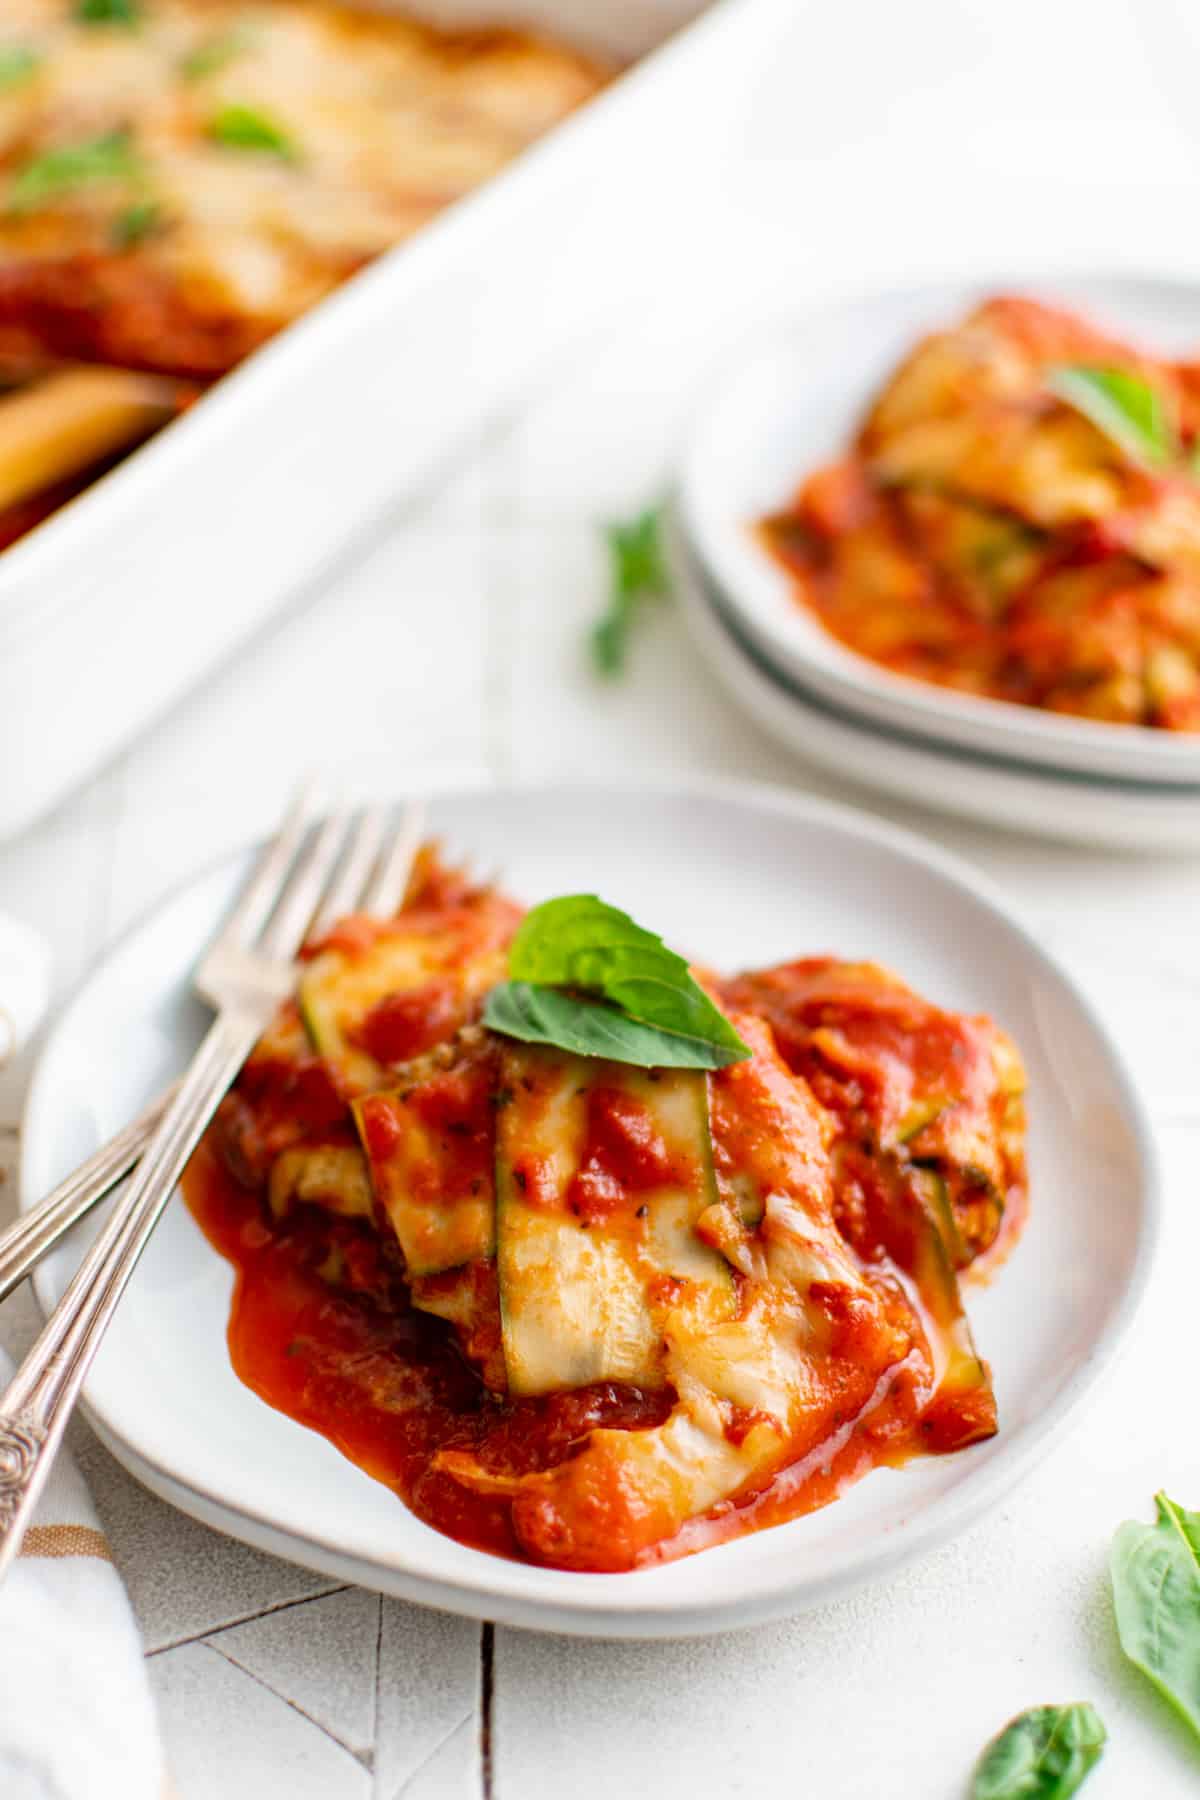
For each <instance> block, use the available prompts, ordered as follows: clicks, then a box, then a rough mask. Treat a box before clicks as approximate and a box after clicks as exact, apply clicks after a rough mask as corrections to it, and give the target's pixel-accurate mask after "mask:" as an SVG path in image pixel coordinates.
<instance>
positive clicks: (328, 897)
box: [309, 806, 387, 939]
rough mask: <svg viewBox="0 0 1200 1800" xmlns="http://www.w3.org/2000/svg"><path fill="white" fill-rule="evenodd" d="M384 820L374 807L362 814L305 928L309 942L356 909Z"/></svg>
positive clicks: (381, 837) (380, 843) (381, 839)
mask: <svg viewBox="0 0 1200 1800" xmlns="http://www.w3.org/2000/svg"><path fill="white" fill-rule="evenodd" d="M386 822H387V816H386V814H385V813H384V811H383V809H382V808H381V807H378V806H373V807H369V808H368V809H367V811H366V812H364V813H363V815H362V818H361V819H360V821H359V824H358V827H357V829H356V831H355V833H354V836H353V837H352V838H351V840H350V847H349V849H348V850H347V852H346V854H345V856H344V857H343V858H342V860H341V863H340V865H339V867H338V871H337V874H336V875H335V876H334V878H333V880H332V881H331V882H330V884H329V887H328V890H327V891H326V894H325V898H324V900H322V902H321V905H320V907H319V908H318V910H317V916H316V918H315V919H314V920H313V922H312V925H311V927H310V928H309V936H310V937H311V938H314V939H316V938H321V937H324V935H325V933H326V932H327V931H330V930H332V928H333V926H335V925H336V924H337V922H338V920H339V919H344V918H345V916H346V914H347V913H351V912H353V911H354V910H355V908H356V907H357V906H358V905H359V902H360V899H361V896H362V893H363V890H364V888H365V887H366V885H367V882H368V880H369V878H370V874H371V870H372V869H373V868H374V867H375V862H376V859H377V858H378V856H379V853H380V850H381V848H382V846H383V842H384V829H385V826H386Z"/></svg>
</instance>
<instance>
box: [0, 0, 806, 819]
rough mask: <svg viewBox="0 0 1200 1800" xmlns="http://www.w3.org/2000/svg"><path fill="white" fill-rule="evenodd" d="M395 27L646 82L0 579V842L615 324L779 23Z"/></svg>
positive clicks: (561, 134)
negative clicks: (584, 337)
mask: <svg viewBox="0 0 1200 1800" xmlns="http://www.w3.org/2000/svg"><path fill="white" fill-rule="evenodd" d="M410 10H420V11H423V12H426V13H428V14H430V15H432V16H434V17H435V18H439V19H444V18H446V17H447V16H450V17H455V16H457V17H464V16H466V17H470V18H472V19H476V20H477V19H479V18H480V16H481V14H487V13H491V14H492V15H493V16H495V17H501V18H504V19H507V20H510V21H511V20H514V19H528V20H532V21H535V22H537V23H539V24H542V25H544V26H548V27H550V28H551V29H553V30H554V31H555V32H557V33H558V34H559V35H560V36H562V37H563V38H565V39H567V40H569V41H573V42H576V43H578V44H580V45H581V46H582V47H584V48H592V49H600V50H603V51H608V52H610V53H613V54H616V55H618V56H620V57H622V58H626V57H629V56H642V57H643V60H641V61H640V62H639V63H638V64H637V65H636V66H634V67H633V68H631V69H630V71H629V72H628V73H626V74H625V75H623V76H622V77H621V78H620V79H619V80H618V81H616V82H615V83H614V84H613V85H612V87H611V88H609V89H608V90H607V91H606V92H605V93H604V94H602V95H601V96H600V97H599V98H598V99H597V100H595V101H593V102H592V103H591V104H590V105H589V106H587V107H585V108H584V109H583V110H582V111H581V112H579V113H577V114H576V115H575V116H574V117H573V118H571V119H570V120H568V121H567V122H566V123H565V124H564V125H562V126H560V127H559V128H558V129H557V130H556V131H554V132H552V133H551V134H550V135H549V136H548V137H547V138H545V139H544V140H543V141H542V142H541V143H539V144H537V145H535V146H534V147H533V148H532V149H531V150H529V151H528V152H526V154H525V155H524V156H522V157H521V158H520V159H519V160H518V161H517V162H516V163H515V164H513V165H512V167H511V168H510V169H508V170H507V171H505V172H504V173H503V174H501V175H500V176H498V177H497V178H496V179H495V180H494V181H492V182H490V183H488V184H487V186H486V187H484V188H481V189H480V190H479V191H478V192H477V193H476V194H474V195H472V196H471V197H470V198H469V199H467V200H465V201H463V202H462V203H460V204H459V205H457V206H455V207H454V208H452V209H450V210H449V211H448V212H447V213H445V214H443V215H442V217H441V218H439V219H438V220H437V221H435V222H434V223H433V224H432V225H430V226H429V227H427V228H426V230H425V231H423V232H422V233H421V234H420V235H419V236H418V237H417V238H415V239H413V240H412V241H411V242H410V243H408V244H406V245H403V246H401V247H400V248H399V249H397V250H395V251H393V252H392V253H391V254H390V255H388V256H386V257H383V258H382V259H381V260H380V261H378V262H377V263H375V264H374V265H373V266H372V267H370V268H368V269H367V270H365V271H364V272H363V273H362V274H361V275H358V276H356V277H355V278H354V280H352V281H350V282H349V283H347V284H346V286H345V287H343V288H342V289H341V290H340V291H339V292H338V293H337V294H335V295H334V296H333V297H332V298H331V299H329V300H326V301H325V302H324V303H323V304H322V305H320V306H319V307H318V308H316V309H315V311H314V312H312V313H310V314H309V315H308V316H307V318H305V319H303V320H301V321H300V322H299V323H298V324H297V325H294V326H292V327H291V328H290V329H289V330H288V331H286V332H284V333H283V334H282V335H281V336H280V337H279V338H277V339H276V340H275V341H274V342H273V343H271V344H269V345H268V346H267V347H266V348H265V349H264V350H262V351H260V352H259V353H258V354H257V355H256V356H254V357H252V358H251V359H250V360H249V361H248V362H247V363H245V364H244V365H243V366H242V367H241V368H240V369H238V370H236V371H235V372H234V373H233V374H231V375H229V376H227V377H226V378H225V379H224V380H223V381H221V382H220V383H218V385H217V386H216V387H215V388H214V389H213V390H212V392H211V393H209V394H208V395H207V396H206V397H205V398H204V399H203V400H202V401H201V402H200V403H199V404H198V405H197V406H195V407H194V408H193V409H192V411H191V412H189V413H188V414H187V415H186V416H185V417H184V418H182V419H180V420H178V421H177V422H175V423H174V424H172V425H171V426H169V427H168V428H167V430H166V431H164V432H163V433H162V434H161V435H160V436H159V437H157V438H155V439H153V440H152V441H151V442H150V443H149V444H147V445H146V446H145V447H144V448H142V449H141V450H139V451H137V452H136V453H135V454H134V455H133V456H131V457H130V458H129V459H128V460H127V461H126V462H125V463H123V464H122V465H121V466H120V467H119V468H117V469H116V470H114V471H113V472H112V473H111V474H109V475H107V476H106V477H104V479H103V480H101V481H99V482H98V483H97V484H96V485H95V486H94V487H93V488H91V489H89V490H88V491H87V492H85V493H84V494H83V495H81V496H80V497H79V498H78V499H77V500H75V501H73V502H72V503H71V504H70V505H68V506H66V507H65V508H63V510H62V511H61V512H60V513H58V514H56V515H54V516H53V517H52V518H51V519H49V520H47V521H46V523H44V524H43V525H41V526H39V527H38V528H37V529H36V530H35V531H34V532H32V533H31V534H30V535H29V537H27V538H25V539H23V540H21V541H19V542H18V543H17V544H15V545H14V546H13V547H12V548H11V549H9V550H8V551H6V552H5V553H4V555H3V556H2V557H0V835H3V834H7V833H11V832H13V831H15V830H17V829H18V828H19V827H21V826H23V825H25V824H27V823H28V822H29V821H30V820H32V819H33V818H35V817H36V816H37V815H38V814H39V813H41V812H43V811H44V810H45V809H46V808H47V807H49V806H50V805H52V804H53V802H54V801H56V800H57V799H58V798H59V797H60V796H61V795H63V794H64V793H65V792H66V791H67V790H68V789H69V788H70V787H71V786H72V784H73V783H75V782H77V781H79V780H80V779H82V778H83V777H84V776H86V775H88V774H90V773H92V772H94V771H95V770H96V769H97V768H98V767H99V766H100V765H101V764H102V763H103V762H104V761H105V759H106V758H108V757H110V756H112V755H113V754H114V753H115V752H116V751H117V750H118V749H119V748H120V747H121V746H122V745H123V744H124V743H126V742H127V741H128V740H129V739H130V738H131V737H133V736H134V735H135V734H136V733H137V732H138V731H139V730H141V729H142V728H143V727H144V726H145V725H146V724H148V723H149V722H150V721H151V720H152V719H154V718H155V717H157V716H159V715H161V714H162V713H163V712H164V711H165V710H166V709H167V708H168V707H169V706H170V704H171V702H172V701H173V700H174V699H175V698H176V697H177V696H178V695H179V694H180V693H182V691H183V690H184V689H185V688H186V687H187V686H188V685H189V684H190V683H192V682H194V681H195V680H196V679H197V678H198V677H199V676H201V675H203V674H204V673H205V671H206V670H207V669H209V668H211V667H212V666H213V665H214V664H215V663H217V662H218V661H219V660H220V659H221V658H223V657H226V656H228V655H229V653H230V652H231V651H232V650H233V649H234V648H235V647H236V645H237V644H238V643H239V642H240V641H242V640H243V639H245V638H246V637H248V636H249V635H250V633H252V632H253V631H254V630H255V629H256V628H257V627H259V626H261V625H262V623H263V621H264V620H265V619H266V618H267V617H268V616H269V615H270V614H271V613H272V612H274V611H275V610H277V609H278V608H279V607H280V606H281V605H282V604H283V603H284V602H285V601H286V600H287V599H288V598H289V596H291V595H293V594H294V593H295V592H296V591H297V590H298V589H299V588H300V587H301V586H302V585H303V584H305V583H306V582H308V581H310V580H311V579H312V577H313V576H314V575H315V574H317V573H318V572H319V571H320V570H321V568H322V566H323V565H324V564H326V563H328V562H329V560H330V559H331V558H332V557H333V555H334V553H335V552H336V551H337V550H338V549H339V548H340V547H342V546H343V545H344V544H345V543H346V541H347V539H349V538H351V537H352V536H353V535H354V534H355V532H356V531H360V530H361V529H362V528H363V527H364V526H365V525H366V524H367V523H368V522H369V521H370V520H371V519H372V518H373V517H375V516H378V515H379V514H380V513H381V512H382V511H383V510H384V509H385V508H386V507H388V506H389V505H392V504H394V503H395V502H396V501H397V500H399V499H402V498H403V497H404V496H405V495H406V494H408V493H411V492H413V491H414V490H415V489H416V488H418V487H419V485H420V483H421V482H422V480H423V479H426V478H428V476H429V475H430V474H431V473H432V472H433V470H434V469H435V468H436V467H437V465H438V464H439V462H441V461H442V460H443V459H444V458H445V457H446V455H447V454H448V453H449V452H450V451H452V449H453V448H454V446H455V445H456V443H457V442H458V441H459V440H461V438H462V437H463V435H464V434H465V433H466V432H467V431H468V430H469V429H470V428H472V427H473V426H475V425H477V424H478V423H479V421H480V419H481V418H482V417H484V416H485V415H486V414H487V413H488V411H489V410H492V409H494V408H496V407H497V406H499V405H502V404H503V403H504V402H505V400H506V399H508V398H510V397H511V396H512V395H513V394H514V393H515V391H516V390H517V388H518V386H519V384H520V383H521V382H522V381H523V380H524V379H527V378H528V376H529V374H530V373H531V371H532V370H533V368H535V367H536V366H537V365H538V364H539V363H542V362H544V361H545V360H546V359H548V358H551V357H553V355H554V354H555V352H556V350H561V349H562V348H564V347H565V346H566V345H567V344H568V343H569V342H570V341H572V340H573V339H577V338H578V337H579V336H580V334H581V333H583V332H584V331H585V330H586V329H587V327H588V323H589V321H592V320H595V319H597V318H599V317H602V316H603V315H604V313H605V312H606V311H607V310H609V309H610V308H611V306H612V304H613V301H614V297H619V296H614V290H613V281H614V271H620V270H621V269H622V268H628V267H629V266H631V262H630V259H631V258H634V259H636V257H637V256H638V254H639V249H638V245H639V234H641V233H647V232H654V231H657V233H658V235H659V236H660V237H661V236H662V221H663V219H664V218H665V217H667V216H669V214H668V209H669V207H670V194H671V190H672V184H673V183H676V182H686V181H687V180H688V179H689V176H690V177H691V179H695V178H696V161H695V159H696V152H697V147H698V146H699V145H702V144H703V145H705V146H707V148H708V151H709V153H710V154H711V152H712V146H713V144H714V142H715V141H718V140H719V134H720V129H721V118H722V113H723V111H724V113H725V115H726V116H727V117H735V116H736V106H737V102H738V99H739V91H740V90H741V89H742V87H743V79H742V77H741V75H740V71H743V70H746V71H748V70H749V68H750V67H752V65H753V62H754V60H755V59H756V58H757V57H758V55H759V54H760V52H761V48H762V45H763V43H764V42H765V41H767V40H766V38H765V35H764V34H765V33H766V32H768V31H770V30H771V29H772V26H773V20H777V19H778V17H779V12H778V10H777V0H717V3H716V4H711V5H705V4H704V0H484V3H483V4H481V3H480V0H450V3H449V4H447V0H436V3H435V0H424V3H423V4H420V5H419V6H418V7H416V8H414V9H410ZM701 13H703V14H705V16H704V17H703V18H700V17H698V15H700V14H701ZM667 38H671V42H670V43H666V39H667ZM659 44H665V48H661V49H658V48H656V46H657V45H659ZM646 52H650V53H649V54H644V53H646ZM399 598H400V597H398V600H399ZM408 598H409V600H410V601H411V602H413V603H417V602H418V601H420V603H424V604H429V605H436V604H437V599H436V595H428V596H425V597H423V598H422V597H416V596H409V597H408Z"/></svg>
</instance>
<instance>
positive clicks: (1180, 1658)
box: [1109, 1493, 1200, 1736]
mask: <svg viewBox="0 0 1200 1800" xmlns="http://www.w3.org/2000/svg"><path fill="white" fill-rule="evenodd" d="M1154 1504H1155V1507H1156V1508H1157V1510H1158V1517H1157V1518H1156V1519H1155V1521H1154V1523H1153V1525H1143V1524H1142V1523H1141V1521H1140V1520H1135V1519H1131V1520H1128V1521H1127V1522H1126V1523H1125V1524H1124V1525H1122V1526H1121V1527H1120V1529H1119V1530H1118V1531H1117V1534H1116V1536H1115V1537H1114V1538H1113V1543H1112V1551H1111V1554H1110V1557H1109V1569H1110V1573H1111V1575H1112V1589H1113V1604H1114V1606H1115V1609H1116V1615H1117V1634H1118V1636H1119V1637H1120V1640H1121V1648H1122V1650H1123V1651H1124V1652H1125V1654H1126V1656H1127V1657H1128V1658H1129V1660H1130V1662H1131V1663H1132V1664H1133V1665H1134V1667H1135V1668H1138V1669H1140V1670H1141V1671H1142V1673H1143V1674H1144V1675H1147V1676H1148V1677H1149V1678H1150V1680H1151V1681H1152V1682H1153V1683H1154V1685H1155V1687H1156V1688H1157V1689H1158V1691H1159V1693H1160V1694H1162V1695H1163V1697H1164V1698H1165V1699H1166V1700H1167V1701H1169V1703H1170V1704H1171V1705H1172V1706H1173V1707H1174V1708H1175V1711H1176V1712H1177V1713H1178V1714H1179V1715H1180V1717H1181V1718H1182V1719H1185V1720H1186V1721H1187V1723H1188V1724H1189V1725H1190V1726H1191V1728H1192V1730H1193V1731H1194V1732H1195V1733H1196V1734H1197V1736H1200V1513H1194V1512H1188V1511H1186V1509H1185V1508H1184V1507H1182V1506H1179V1505H1178V1504H1177V1503H1176V1502H1175V1501H1174V1500H1169V1499H1168V1498H1167V1496H1166V1495H1165V1494H1162V1493H1159V1494H1155V1496H1154Z"/></svg>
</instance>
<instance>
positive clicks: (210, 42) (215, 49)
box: [179, 30, 251, 81]
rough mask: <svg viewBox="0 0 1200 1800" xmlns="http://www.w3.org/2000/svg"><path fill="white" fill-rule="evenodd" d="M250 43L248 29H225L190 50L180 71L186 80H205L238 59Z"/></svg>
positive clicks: (180, 65) (182, 62)
mask: <svg viewBox="0 0 1200 1800" xmlns="http://www.w3.org/2000/svg"><path fill="white" fill-rule="evenodd" d="M250 43H251V38H250V33H249V32H248V31H245V30H235V31H223V32H221V33H220V35H219V36H217V37H211V38H208V39H206V41H205V42H204V43H202V44H197V45H196V48H195V49H194V50H190V51H189V52H188V54H187V55H186V56H185V57H184V58H183V59H182V61H181V62H180V64H179V72H180V74H181V75H182V76H183V78H184V80H185V81H203V80H204V78H205V76H207V75H217V74H219V73H220V71H221V70H222V69H224V68H227V67H228V66H229V64H230V63H231V62H234V61H236V59H237V58H238V57H239V56H241V55H242V54H243V52H244V51H246V50H248V49H249V48H250Z"/></svg>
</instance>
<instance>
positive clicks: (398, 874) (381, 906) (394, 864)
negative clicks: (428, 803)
mask: <svg viewBox="0 0 1200 1800" xmlns="http://www.w3.org/2000/svg"><path fill="white" fill-rule="evenodd" d="M424 835H425V803H424V801H423V800H410V801H409V803H408V805H407V806H406V807H405V809H404V811H403V813H402V814H401V816H400V823H399V825H398V826H397V828H396V836H395V839H394V841H393V843H392V846H391V848H390V850H389V851H388V852H387V855H386V856H385V857H384V858H383V859H382V861H381V862H380V864H379V867H378V868H377V869H376V871H375V873H374V875H373V876H372V878H371V880H370V881H369V882H368V883H367V886H366V888H365V889H364V892H363V896H362V900H361V906H362V910H363V912H366V913H371V914H373V915H374V916H375V917H376V918H378V919H390V918H392V917H393V916H394V915H395V914H396V913H398V912H399V910H400V905H401V902H402V901H403V899H404V895H405V892H406V890H407V888H408V884H409V881H410V879H411V877H412V871H413V863H414V861H415V859H416V854H417V851H418V850H419V849H420V848H421V839H422V838H423V837H424Z"/></svg>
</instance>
